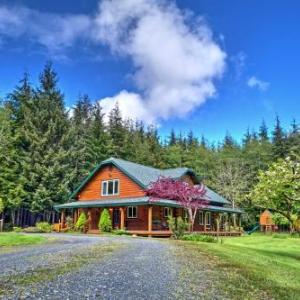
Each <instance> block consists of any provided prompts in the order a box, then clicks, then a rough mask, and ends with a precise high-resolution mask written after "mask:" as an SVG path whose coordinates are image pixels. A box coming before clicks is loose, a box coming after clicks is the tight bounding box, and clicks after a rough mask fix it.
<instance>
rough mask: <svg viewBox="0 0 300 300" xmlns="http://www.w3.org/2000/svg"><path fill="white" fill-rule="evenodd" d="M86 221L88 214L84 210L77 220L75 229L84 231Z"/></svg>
mask: <svg viewBox="0 0 300 300" xmlns="http://www.w3.org/2000/svg"><path fill="white" fill-rule="evenodd" d="M86 223H87V218H86V215H85V213H84V212H82V213H81V214H80V216H79V218H78V220H77V222H76V225H75V229H76V230H80V231H83V230H84V227H85V225H86Z"/></svg>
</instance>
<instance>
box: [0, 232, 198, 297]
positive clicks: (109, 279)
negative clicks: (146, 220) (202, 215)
mask: <svg viewBox="0 0 300 300" xmlns="http://www.w3.org/2000/svg"><path fill="white" fill-rule="evenodd" d="M49 236H51V237H55V238H57V241H55V242H53V243H50V244H43V245H36V246H28V247H22V248H18V249H17V250H16V251H13V252H10V253H3V254H1V253H0V265H1V274H0V291H1V289H2V295H1V293H0V299H51V300H52V299H53V300H55V299H65V300H66V299H72V300H73V299H175V298H176V290H178V285H180V283H179V278H180V276H181V275H180V274H181V272H182V270H183V268H184V266H183V265H182V264H181V263H178V261H177V260H176V259H174V253H175V251H176V246H175V244H174V243H172V242H169V241H167V240H159V239H147V238H132V237H117V236H116V237H114V236H113V237H96V236H95V237H91V236H76V235H74V236H72V235H63V234H60V235H54V234H51V235H49ZM199 267H200V266H199ZM180 289H181V290H182V287H180ZM3 291H4V294H3ZM181 299H182V298H181ZM194 299H195V298H194ZM196 299H197V298H196Z"/></svg>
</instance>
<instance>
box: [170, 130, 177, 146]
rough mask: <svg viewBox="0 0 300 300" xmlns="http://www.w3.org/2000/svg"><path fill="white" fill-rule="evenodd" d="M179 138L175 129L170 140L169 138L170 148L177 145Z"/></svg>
mask: <svg viewBox="0 0 300 300" xmlns="http://www.w3.org/2000/svg"><path fill="white" fill-rule="evenodd" d="M176 143H177V138H176V134H175V131H174V129H172V130H171V134H170V138H169V146H173V145H176Z"/></svg>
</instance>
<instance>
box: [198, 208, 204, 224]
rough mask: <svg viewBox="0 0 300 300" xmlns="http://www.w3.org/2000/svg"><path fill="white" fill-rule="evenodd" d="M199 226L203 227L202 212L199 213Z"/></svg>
mask: <svg viewBox="0 0 300 300" xmlns="http://www.w3.org/2000/svg"><path fill="white" fill-rule="evenodd" d="M199 225H204V212H203V211H199Z"/></svg>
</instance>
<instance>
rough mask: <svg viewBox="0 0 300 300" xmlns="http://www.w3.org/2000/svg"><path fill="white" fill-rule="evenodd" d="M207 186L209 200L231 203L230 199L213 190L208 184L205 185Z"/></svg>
mask: <svg viewBox="0 0 300 300" xmlns="http://www.w3.org/2000/svg"><path fill="white" fill-rule="evenodd" d="M205 188H206V196H207V198H208V201H210V202H216V203H223V204H231V203H230V201H228V200H227V199H225V198H224V197H222V196H221V195H219V194H217V193H216V192H214V191H213V190H211V189H210V188H208V187H207V186H205Z"/></svg>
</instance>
